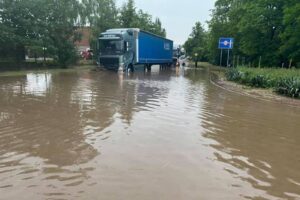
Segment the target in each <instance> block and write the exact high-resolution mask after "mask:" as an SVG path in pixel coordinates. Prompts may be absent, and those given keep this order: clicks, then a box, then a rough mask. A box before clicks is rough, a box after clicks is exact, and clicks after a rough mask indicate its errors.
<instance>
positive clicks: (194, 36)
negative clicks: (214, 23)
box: [184, 22, 208, 61]
mask: <svg viewBox="0 0 300 200" xmlns="http://www.w3.org/2000/svg"><path fill="white" fill-rule="evenodd" d="M207 36H208V35H207V33H206V32H205V30H204V28H203V26H202V24H201V23H200V22H196V24H195V26H194V27H193V31H192V33H191V34H190V37H189V38H188V40H187V41H186V42H185V44H184V48H185V50H186V53H187V54H188V55H189V56H192V57H193V59H196V58H195V54H196V53H197V55H198V56H197V59H200V60H202V61H207V60H208V48H207Z"/></svg>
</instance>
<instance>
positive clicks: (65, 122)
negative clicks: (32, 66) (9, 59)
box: [0, 69, 300, 200]
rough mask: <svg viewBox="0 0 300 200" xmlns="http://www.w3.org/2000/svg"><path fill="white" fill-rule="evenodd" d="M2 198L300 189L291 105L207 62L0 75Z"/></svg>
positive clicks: (290, 194)
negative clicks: (125, 70) (221, 76)
mask: <svg viewBox="0 0 300 200" xmlns="http://www.w3.org/2000/svg"><path fill="white" fill-rule="evenodd" d="M0 199H26V200H27V199H28V200H35V199H101V200H102V199H103V200H119V199H122V200H153V199H161V200H175V199H176V200H186V199H189V200H190V199H197V200H199V199H226V200H227V199H228V200H229V199H230V200H231V199H300V109H299V108H295V107H289V106H287V105H283V104H280V103H277V102H274V103H273V102H266V101H261V100H259V99H254V98H251V97H247V96H242V95H239V94H235V93H231V92H229V91H226V90H223V89H221V88H218V87H216V86H215V85H213V84H211V82H210V74H209V71H208V70H207V69H198V70H194V69H185V70H183V69H177V70H175V69H174V70H158V69H154V70H153V71H152V72H151V73H144V72H137V73H135V74H133V75H120V74H116V73H114V72H106V71H101V72H92V71H80V72H79V71H78V72H68V73H66V72H60V73H59V72H55V73H28V74H27V75H24V76H15V77H0Z"/></svg>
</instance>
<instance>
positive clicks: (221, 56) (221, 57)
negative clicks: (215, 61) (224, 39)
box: [220, 49, 223, 67]
mask: <svg viewBox="0 0 300 200" xmlns="http://www.w3.org/2000/svg"><path fill="white" fill-rule="evenodd" d="M222 59H223V49H221V55H220V67H222Z"/></svg>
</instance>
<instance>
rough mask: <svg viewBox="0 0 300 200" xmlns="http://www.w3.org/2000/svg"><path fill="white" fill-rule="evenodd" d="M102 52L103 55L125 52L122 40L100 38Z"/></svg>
mask: <svg viewBox="0 0 300 200" xmlns="http://www.w3.org/2000/svg"><path fill="white" fill-rule="evenodd" d="M99 44H100V52H101V54H102V55H118V54H122V53H123V43H122V41H121V40H100V41H99Z"/></svg>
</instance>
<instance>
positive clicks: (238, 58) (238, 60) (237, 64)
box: [236, 56, 240, 67]
mask: <svg viewBox="0 0 300 200" xmlns="http://www.w3.org/2000/svg"><path fill="white" fill-rule="evenodd" d="M239 62H240V56H238V57H237V63H236V66H237V67H238V66H239Z"/></svg>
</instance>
